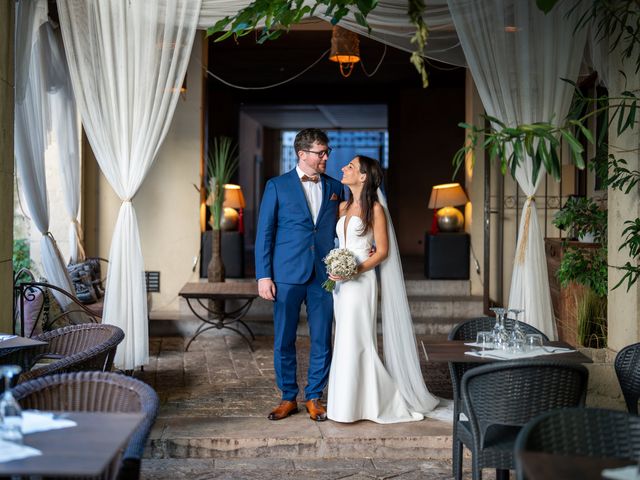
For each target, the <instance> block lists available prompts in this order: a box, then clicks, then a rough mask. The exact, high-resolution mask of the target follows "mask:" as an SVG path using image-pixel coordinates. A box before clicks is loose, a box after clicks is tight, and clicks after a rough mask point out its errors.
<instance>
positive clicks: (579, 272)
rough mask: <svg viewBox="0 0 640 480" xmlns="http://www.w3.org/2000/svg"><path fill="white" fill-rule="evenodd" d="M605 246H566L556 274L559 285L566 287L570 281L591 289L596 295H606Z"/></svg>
mask: <svg viewBox="0 0 640 480" xmlns="http://www.w3.org/2000/svg"><path fill="white" fill-rule="evenodd" d="M607 272H608V268H607V248H606V247H604V246H603V247H600V248H575V247H567V248H566V250H565V251H564V254H563V255H562V261H561V262H560V267H559V268H558V271H557V272H556V276H557V278H558V281H559V282H560V285H562V286H563V287H565V288H566V287H568V286H569V284H570V283H571V282H575V283H579V284H580V285H584V286H586V287H589V288H590V289H591V290H593V291H594V292H595V293H596V295H599V296H606V295H607Z"/></svg>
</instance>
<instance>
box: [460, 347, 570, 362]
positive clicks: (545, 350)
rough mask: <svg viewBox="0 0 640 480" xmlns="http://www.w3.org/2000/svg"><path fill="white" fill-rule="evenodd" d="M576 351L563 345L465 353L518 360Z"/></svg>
mask: <svg viewBox="0 0 640 480" xmlns="http://www.w3.org/2000/svg"><path fill="white" fill-rule="evenodd" d="M574 351H575V350H571V349H570V348H562V347H538V348H535V349H533V350H531V351H528V352H515V353H512V352H508V351H506V350H484V351H478V350H471V351H469V352H464V354H465V355H471V356H473V357H483V358H484V357H486V358H493V359H495V360H516V359H519V358H531V357H539V356H541V355H555V354H557V353H568V352H574Z"/></svg>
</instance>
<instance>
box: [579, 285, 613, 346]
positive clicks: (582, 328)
mask: <svg viewBox="0 0 640 480" xmlns="http://www.w3.org/2000/svg"><path fill="white" fill-rule="evenodd" d="M576 317H577V320H578V338H577V340H578V343H579V344H580V345H583V346H585V347H591V348H605V347H606V346H607V297H606V296H601V295H598V294H597V293H595V292H594V291H593V290H591V289H587V290H586V291H585V292H584V294H583V295H582V297H581V298H576Z"/></svg>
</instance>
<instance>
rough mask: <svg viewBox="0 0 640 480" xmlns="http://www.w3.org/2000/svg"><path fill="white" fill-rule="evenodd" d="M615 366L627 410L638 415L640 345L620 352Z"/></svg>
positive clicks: (635, 344)
mask: <svg viewBox="0 0 640 480" xmlns="http://www.w3.org/2000/svg"><path fill="white" fill-rule="evenodd" d="M614 365H615V369H616V375H617V376H618V382H620V388H621V389H622V395H624V401H625V402H626V403H627V410H629V412H630V413H634V414H636V415H637V414H638V399H640V343H634V344H633V345H628V346H626V347H624V348H623V349H622V350H620V351H619V352H618V354H617V355H616V360H615V362H614Z"/></svg>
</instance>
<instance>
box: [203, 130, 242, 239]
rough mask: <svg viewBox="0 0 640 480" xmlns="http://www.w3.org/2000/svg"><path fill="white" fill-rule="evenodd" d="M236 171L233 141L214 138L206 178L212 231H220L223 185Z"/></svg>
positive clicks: (236, 154) (236, 156)
mask: <svg viewBox="0 0 640 480" xmlns="http://www.w3.org/2000/svg"><path fill="white" fill-rule="evenodd" d="M237 169H238V149H237V146H235V145H233V141H232V140H231V139H230V138H229V137H217V138H214V139H213V145H212V146H211V148H210V150H209V158H208V159H207V178H208V179H209V183H208V189H207V193H208V194H209V195H210V196H211V214H212V216H213V229H214V230H220V220H221V219H222V204H223V203H224V185H225V184H226V183H229V181H230V180H231V177H232V176H233V174H234V173H235V171H236V170H237Z"/></svg>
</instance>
